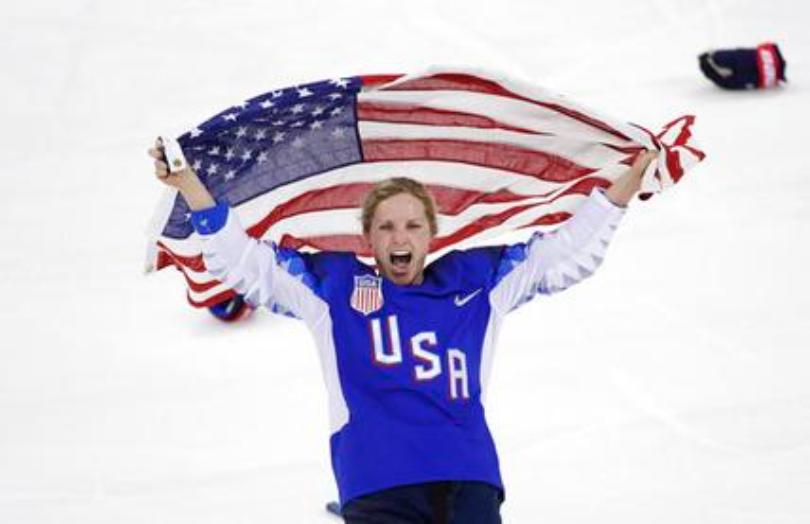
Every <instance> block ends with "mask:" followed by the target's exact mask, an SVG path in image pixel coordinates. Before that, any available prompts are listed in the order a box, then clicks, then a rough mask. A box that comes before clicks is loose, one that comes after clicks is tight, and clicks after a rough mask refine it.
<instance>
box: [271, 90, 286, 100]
mask: <svg viewBox="0 0 810 524" xmlns="http://www.w3.org/2000/svg"><path fill="white" fill-rule="evenodd" d="M270 94H271V95H273V98H278V97H280V96H281V95H283V94H284V90H283V89H279V90H278V91H273V92H272V93H270Z"/></svg>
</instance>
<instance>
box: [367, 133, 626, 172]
mask: <svg viewBox="0 0 810 524" xmlns="http://www.w3.org/2000/svg"><path fill="white" fill-rule="evenodd" d="M359 130H360V136H361V137H362V138H363V139H364V140H374V139H377V140H382V139H403V140H431V139H456V140H471V141H475V142H482V143H486V142H490V143H495V144H506V145H511V146H518V147H524V148H526V149H531V150H534V151H539V152H544V153H547V154H551V155H555V156H558V157H562V158H565V159H567V160H570V161H572V162H576V163H577V164H579V165H581V166H583V167H591V168H597V167H599V166H603V165H605V164H606V163H618V162H621V161H622V160H624V159H625V158H627V154H626V153H622V152H620V151H616V150H615V149H612V148H610V147H607V146H604V145H601V144H600V143H598V142H593V141H590V140H588V141H585V140H581V139H577V138H573V137H561V136H556V135H529V134H526V133H519V132H517V131H507V130H504V129H479V128H473V127H452V126H450V127H448V126H433V125H427V124H397V123H389V122H361V123H360V124H359Z"/></svg>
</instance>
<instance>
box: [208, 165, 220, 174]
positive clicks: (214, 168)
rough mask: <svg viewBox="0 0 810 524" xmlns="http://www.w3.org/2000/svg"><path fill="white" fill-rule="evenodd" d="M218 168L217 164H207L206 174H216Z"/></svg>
mask: <svg viewBox="0 0 810 524" xmlns="http://www.w3.org/2000/svg"><path fill="white" fill-rule="evenodd" d="M218 169H219V166H218V165H216V164H211V165H210V166H208V174H209V175H215V174H217V170H218Z"/></svg>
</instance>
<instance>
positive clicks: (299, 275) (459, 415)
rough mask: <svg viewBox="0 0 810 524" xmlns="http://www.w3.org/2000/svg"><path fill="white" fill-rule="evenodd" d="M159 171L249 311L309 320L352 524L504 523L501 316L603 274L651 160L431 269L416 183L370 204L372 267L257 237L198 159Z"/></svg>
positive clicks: (211, 260) (208, 258)
mask: <svg viewBox="0 0 810 524" xmlns="http://www.w3.org/2000/svg"><path fill="white" fill-rule="evenodd" d="M150 155H151V156H153V157H154V159H155V173H156V176H157V178H158V179H160V180H161V181H162V182H164V183H166V184H168V185H170V186H173V187H175V188H177V189H178V190H179V191H180V192H181V193H182V195H183V197H184V198H185V199H186V201H187V203H188V204H189V206H190V208H191V209H192V211H193V213H192V222H193V224H194V227H195V229H196V230H197V232H198V233H199V234H200V235H201V237H202V239H203V242H204V249H203V252H204V253H205V263H206V267H207V268H208V271H209V272H211V273H212V274H213V275H214V276H216V277H217V278H218V279H220V280H221V281H222V282H224V283H225V284H227V285H229V286H231V287H232V288H233V289H235V290H236V291H237V292H238V293H239V294H241V295H243V296H244V297H245V300H246V301H247V302H248V303H249V304H250V305H251V306H253V307H258V306H265V307H268V308H270V309H273V310H278V309H282V310H285V311H288V312H291V313H292V314H294V315H295V316H297V317H298V318H300V319H302V320H303V321H304V322H305V323H306V325H307V327H308V328H309V330H310V331H311V333H312V335H313V336H314V338H315V344H316V346H317V348H318V351H319V354H320V360H321V366H322V372H323V376H324V380H325V382H326V387H327V390H328V393H329V411H330V423H331V432H332V433H331V437H330V448H331V455H332V467H333V471H334V475H335V479H336V481H337V486H338V490H339V494H340V503H341V508H342V514H343V518H344V519H345V521H346V522H347V523H370V522H375V523H376V522H381V523H391V524H396V523H402V524H405V523H447V524H450V523H454V524H493V523H499V522H501V517H500V505H501V503H502V501H503V499H504V490H503V483H502V481H501V476H500V471H499V465H498V456H497V453H496V450H495V445H494V443H493V439H492V437H491V435H490V432H489V429H488V427H487V423H486V420H485V417H484V408H483V404H482V395H483V393H484V391H485V389H486V386H487V381H488V379H489V370H490V366H491V362H492V357H493V352H494V348H495V342H496V339H497V335H498V330H499V327H500V325H501V321H502V319H503V317H504V315H505V314H506V313H508V312H510V311H511V310H513V309H515V308H516V307H518V306H519V305H520V304H522V303H524V302H526V301H527V300H529V299H530V298H531V297H533V296H534V295H536V294H551V293H555V292H558V291H562V290H564V289H566V288H567V287H569V286H571V285H572V284H574V283H576V282H578V281H580V280H582V279H583V278H585V277H587V276H589V275H590V274H592V273H593V272H594V271H595V270H596V268H597V267H598V265H599V264H600V262H601V260H602V259H603V258H604V256H605V251H606V248H607V245H608V243H609V242H610V239H611V236H612V234H613V232H614V230H615V229H616V227H617V226H618V224H619V222H620V220H621V218H622V216H623V214H624V212H625V206H626V205H627V204H628V202H629V201H630V200H631V198H632V197H633V196H634V195H635V194H636V193H637V192H638V190H639V187H640V181H641V176H642V174H643V172H644V169H645V168H646V166H647V165H648V164H649V163H650V161H651V160H652V159H653V158H654V155H653V154H651V153H645V154H641V155H639V156H638V158H637V159H636V161H635V162H634V164H633V166H632V167H631V168H630V169H629V170H628V172H627V173H626V174H624V175H623V176H621V177H620V178H619V179H617V180H616V181H615V182H614V183H613V185H612V186H611V187H610V188H609V189H607V190H606V191H602V190H595V191H594V192H593V193H592V194H591V196H590V197H589V199H588V200H587V201H586V202H585V203H584V204H583V205H582V206H581V207H580V208H579V209H578V210H577V212H576V213H575V215H574V216H573V217H572V218H570V219H569V220H568V221H567V222H565V223H564V224H563V225H562V226H561V227H560V228H559V229H558V230H556V231H555V232H553V233H550V234H539V233H538V234H535V235H534V236H533V237H532V238H531V239H530V240H529V241H528V242H526V243H519V244H515V245H511V246H493V247H483V248H476V249H471V250H467V251H453V252H451V253H448V254H446V255H444V256H442V257H441V258H439V259H437V260H436V261H434V262H433V263H431V264H430V265H429V266H427V267H425V257H426V255H427V253H428V246H429V244H430V241H431V239H432V238H433V237H434V236H435V235H436V234H437V224H436V210H435V206H434V203H433V200H432V199H431V197H430V195H429V194H428V192H427V191H426V190H425V188H424V187H423V186H422V185H420V184H419V183H418V182H415V181H413V180H410V179H407V178H392V179H390V180H387V181H384V182H382V183H380V184H378V185H377V186H376V187H375V188H374V189H373V190H372V191H371V192H370V194H369V195H368V196H367V197H366V199H365V202H364V204H363V208H362V229H363V234H364V237H365V238H366V240H367V241H368V243H369V245H370V247H371V251H372V253H373V254H374V259H375V261H376V268H374V267H370V266H367V265H365V264H363V263H361V262H360V261H359V260H358V259H357V258H356V257H355V255H354V254H353V253H339V252H322V253H318V254H304V253H299V252H297V251H295V250H291V249H284V248H280V247H278V246H276V245H275V244H272V243H267V242H260V241H257V240H255V239H251V238H250V237H248V236H247V234H246V233H245V231H244V229H243V228H242V226H241V225H240V223H239V220H238V218H237V216H236V214H235V213H233V212H232V211H230V210H229V208H228V206H227V205H226V204H225V203H221V202H220V203H218V202H215V201H214V200H213V198H212V197H211V195H210V193H209V192H208V191H207V189H206V188H205V187H204V186H203V185H202V183H201V182H200V180H199V179H198V178H197V176H196V174H195V173H194V172H193V171H192V170H191V169H185V170H183V171H181V172H180V173H170V172H169V171H168V169H167V166H166V163H165V162H164V161H163V159H162V158H163V157H162V152H161V151H160V149H159V147H157V146H156V147H155V148H154V149H150Z"/></svg>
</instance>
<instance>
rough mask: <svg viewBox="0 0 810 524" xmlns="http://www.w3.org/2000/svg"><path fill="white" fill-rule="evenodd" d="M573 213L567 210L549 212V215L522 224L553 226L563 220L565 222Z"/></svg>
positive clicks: (528, 225)
mask: <svg viewBox="0 0 810 524" xmlns="http://www.w3.org/2000/svg"><path fill="white" fill-rule="evenodd" d="M572 216H573V215H571V213H569V212H567V211H560V212H558V213H549V214H547V215H543V216H541V217H540V218H538V219H537V220H534V221H532V222H529V223H528V224H526V225H524V226H521V228H524V227H533V226H553V225H554V224H559V223H561V222H565V221H566V220H568V219H569V218H571V217H572Z"/></svg>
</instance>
